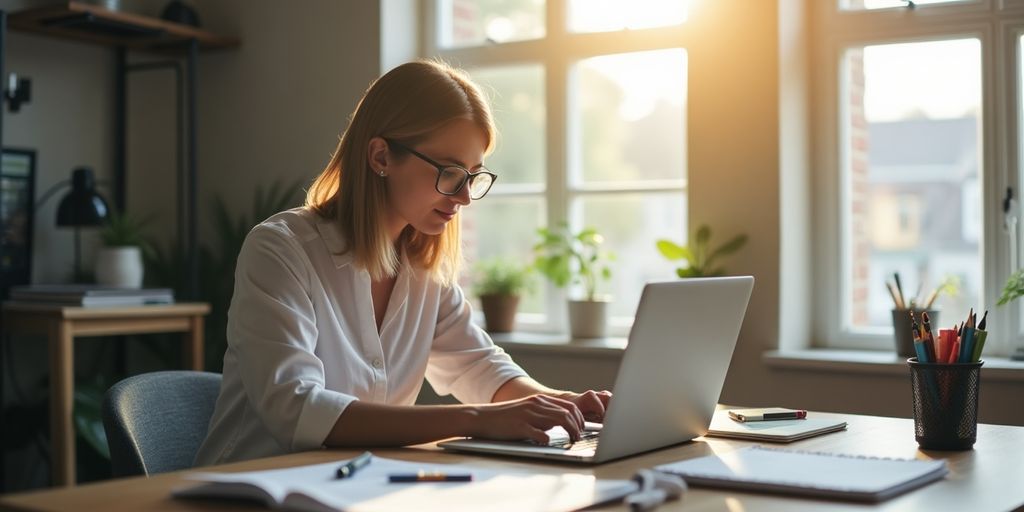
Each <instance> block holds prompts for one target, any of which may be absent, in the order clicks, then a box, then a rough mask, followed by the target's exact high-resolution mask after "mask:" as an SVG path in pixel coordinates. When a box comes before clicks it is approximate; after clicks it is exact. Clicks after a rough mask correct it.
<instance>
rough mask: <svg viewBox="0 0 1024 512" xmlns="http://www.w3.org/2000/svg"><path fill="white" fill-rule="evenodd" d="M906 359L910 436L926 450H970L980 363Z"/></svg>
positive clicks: (973, 437) (979, 379)
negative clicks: (910, 402) (910, 395)
mask: <svg viewBox="0 0 1024 512" xmlns="http://www.w3.org/2000/svg"><path fill="white" fill-rule="evenodd" d="M984 363H985V362H984V361H979V362H977V363H953V364H941V363H919V362H918V361H917V358H916V357H911V358H910V359H907V364H908V365H909V366H910V386H911V391H912V392H913V398H914V437H915V438H916V439H917V444H918V446H920V447H921V448H923V449H926V450H970V449H971V447H972V446H974V441H975V440H976V439H977V432H978V393H979V389H980V387H981V365H982V364H984Z"/></svg>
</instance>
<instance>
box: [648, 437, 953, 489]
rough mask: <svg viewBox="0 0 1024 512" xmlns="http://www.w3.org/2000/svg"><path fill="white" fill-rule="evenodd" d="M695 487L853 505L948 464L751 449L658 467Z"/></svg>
mask: <svg viewBox="0 0 1024 512" xmlns="http://www.w3.org/2000/svg"><path fill="white" fill-rule="evenodd" d="M655 469H657V470H658V471H664V472H666V473H672V474H675V475H679V476H681V477H683V478H684V479H685V480H686V482H687V483H688V484H690V485H693V486H698V487H699V486H705V487H724V488H731V489H740V490H748V491H764V492H773V493H781V494H797V495H805V496H818V497H824V498H837V499H845V500H851V501H867V502H877V501H882V500H887V499H889V498H891V497H893V496H896V495H898V494H902V493H904V492H907V491H909V490H911V489H915V488H917V487H921V486H922V485H925V484H927V483H929V482H933V481H935V480H939V479H941V478H942V477H944V476H945V475H946V473H947V472H948V469H946V461H943V460H910V459H883V458H874V457H862V456H856V455H839V454H832V453H821V452H804V451H796V450H786V449H782V448H768V447H764V446H753V447H749V448H742V449H740V450H736V451H734V452H729V453H723V454H720V455H708V456H705V457H700V458H696V459H689V460H684V461H679V462H673V463H671V464H664V465H661V466H658V467H657V468H655Z"/></svg>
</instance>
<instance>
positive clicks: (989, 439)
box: [0, 413, 1024, 512]
mask: <svg viewBox="0 0 1024 512" xmlns="http://www.w3.org/2000/svg"><path fill="white" fill-rule="evenodd" d="M811 414H812V416H817V417H836V418H842V419H845V420H846V421H847V422H849V428H848V430H847V431H845V432H836V433H833V434H826V435H823V436H819V437H816V438H812V439H806V440H804V441H798V442H796V443H792V444H790V445H788V446H789V447H791V448H795V449H802V450H819V451H830V452H837V453H846V454H858V455H871V456H882V457H901V458H921V459H933V458H941V459H946V460H947V461H948V463H949V468H950V474H949V475H948V476H947V477H946V478H945V479H944V480H942V481H939V482H935V483H932V484H929V485H927V486H925V487H923V488H920V489H917V490H914V491H911V492H909V493H907V494H903V495H901V496H898V497H896V498H893V499H890V500H888V501H885V502H882V503H881V504H879V505H877V506H876V507H869V506H867V505H863V504H857V503H844V502H834V501H825V500H820V499H809V498H790V497H785V496H778V495H771V494H755V493H745V492H737V491H722V490H713V489H701V488H692V489H690V491H689V492H687V493H686V494H685V495H684V496H683V500H682V501H676V502H669V503H666V504H665V505H664V506H663V507H662V508H661V509H659V510H665V511H672V510H730V511H737V510H747V511H750V510H757V511H761V510H779V511H794V510H795V511H801V510H806V511H820V510H826V511H840V510H841V511H862V510H864V509H866V508H873V509H879V510H892V511H906V510H923V511H929V512H933V511H936V510H970V511H972V512H974V511H981V510H1010V509H1013V508H1016V507H1019V506H1021V505H1024V488H1022V487H1020V486H1019V480H1020V475H1022V474H1024V457H1021V446H1024V427H1007V426H1000V425H979V426H978V443H977V444H976V445H975V449H974V450H971V451H965V452H936V451H929V452H923V451H920V450H918V449H917V443H916V442H915V441H914V425H913V420H908V419H897V418H881V417H875V416H855V415H845V414H827V413H811ZM753 444H757V443H751V442H746V441H736V440H725V439H715V438H698V439H697V440H696V441H694V442H690V443H684V444H682V445H677V446H674V447H669V448H666V449H663V450H659V451H656V452H651V453H647V454H644V455H638V456H636V457H630V458H627V459H622V460H618V461H613V462H609V463H606V464H602V465H600V466H595V467H587V466H578V465H568V464H560V463H552V462H523V461H521V460H517V459H511V458H498V457H479V456H470V455H462V454H450V453H445V452H440V451H439V450H437V449H436V448H435V447H434V446H433V445H424V446H420V447H414V448H406V449H392V450H374V453H375V454H377V455H380V456H384V457H393V458H397V459H405V460H410V461H421V462H445V463H459V464H470V465H476V466H479V467H482V468H494V469H527V470H529V471H532V472H535V473H554V474H560V473H565V472H577V473H584V474H593V475H595V476H597V477H599V478H630V477H632V476H633V474H634V473H635V472H636V470H637V469H639V468H649V467H652V466H655V465H658V464H663V463H666V462H672V461H676V460H681V459H687V458H692V457H699V456H703V455H708V454H711V453H725V452H729V451H732V450H735V449H737V448H741V447H744V446H751V445H753ZM358 453H359V452H358V451H352V450H348V451H341V450H322V451H315V452H304V453H297V454H292V455H285V456H281V457H274V458H267V459H259V460H253V461H248V462H241V463H235V464H228V465H223V466H215V467H212V468H204V471H205V470H211V471H248V470H257V469H271V468H282V467H290V466H298V465H303V464H315V463H321V462H329V461H334V460H339V459H344V458H348V457H352V456H354V455H357V454H358ZM184 475H185V472H175V473H166V474H163V475H156V476H152V477H149V478H146V477H139V478H129V479H123V480H111V481H108V482H101V483H95V484H86V485H81V486H78V487H73V488H65V489H55V490H48V491H36V492H29V493H23V494H14V495H8V496H3V497H0V508H18V509H21V510H109V511H120V510H125V511H128V510H132V511H134V510H186V511H188V510H224V509H230V510H264V511H265V510H267V509H266V508H261V507H258V506H254V505H250V504H246V503H235V502H230V503H228V502H215V501H176V500H172V499H171V498H170V495H169V493H170V490H171V489H172V488H174V487H176V486H178V485H181V484H183V483H184V479H183V476H184ZM600 510H626V507H625V506H623V505H622V504H621V503H614V504H609V505H605V506H604V507H601V508H600Z"/></svg>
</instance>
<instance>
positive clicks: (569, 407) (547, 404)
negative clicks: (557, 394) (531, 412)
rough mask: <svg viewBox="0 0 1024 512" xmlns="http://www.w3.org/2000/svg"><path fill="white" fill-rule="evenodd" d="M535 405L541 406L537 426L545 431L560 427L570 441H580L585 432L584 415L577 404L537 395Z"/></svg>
mask: <svg viewBox="0 0 1024 512" xmlns="http://www.w3.org/2000/svg"><path fill="white" fill-rule="evenodd" d="M535 397H536V398H535V399H534V400H535V403H536V404H537V405H538V406H539V408H540V410H539V411H538V414H539V417H538V421H540V422H541V425H537V426H539V427H541V428H544V429H549V428H551V427H555V426H559V427H562V428H564V429H565V431H566V432H568V433H569V439H571V440H573V441H578V440H579V438H580V434H581V432H582V431H583V414H582V413H581V412H580V410H579V408H577V407H576V405H575V404H573V403H572V402H570V401H568V400H562V399H560V398H554V397H550V396H544V395H535Z"/></svg>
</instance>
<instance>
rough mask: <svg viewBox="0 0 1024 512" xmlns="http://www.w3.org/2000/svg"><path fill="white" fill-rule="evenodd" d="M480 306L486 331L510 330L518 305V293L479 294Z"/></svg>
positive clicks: (514, 322)
mask: <svg viewBox="0 0 1024 512" xmlns="http://www.w3.org/2000/svg"><path fill="white" fill-rule="evenodd" d="M480 306H481V309H483V311H484V323H485V324H486V325H487V332H512V328H513V327H514V326H515V324H516V309H517V308H518V307H519V296H518V295H481V296H480Z"/></svg>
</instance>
